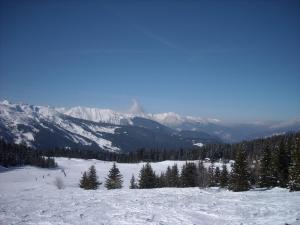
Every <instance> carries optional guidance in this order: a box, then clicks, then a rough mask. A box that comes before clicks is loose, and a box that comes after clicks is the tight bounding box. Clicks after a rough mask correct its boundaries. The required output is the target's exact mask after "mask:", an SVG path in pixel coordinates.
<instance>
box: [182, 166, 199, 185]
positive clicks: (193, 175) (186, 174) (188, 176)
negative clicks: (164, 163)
mask: <svg viewBox="0 0 300 225" xmlns="http://www.w3.org/2000/svg"><path fill="white" fill-rule="evenodd" d="M197 177H198V174H197V167H196V164H195V163H193V162H187V163H186V164H185V165H183V167H182V170H181V177H180V180H181V185H182V187H196V186H197Z"/></svg>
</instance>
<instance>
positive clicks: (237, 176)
mask: <svg viewBox="0 0 300 225" xmlns="http://www.w3.org/2000/svg"><path fill="white" fill-rule="evenodd" d="M229 189H230V190H232V191H247V190H249V189H250V182H249V172H248V164H247V160H246V154H245V152H244V151H243V150H242V149H241V148H239V149H238V151H237V153H236V157H235V163H234V164H233V168H232V171H231V173H230V181H229Z"/></svg>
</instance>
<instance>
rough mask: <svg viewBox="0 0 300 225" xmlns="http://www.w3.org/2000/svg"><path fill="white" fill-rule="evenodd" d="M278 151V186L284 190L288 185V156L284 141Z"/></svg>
mask: <svg viewBox="0 0 300 225" xmlns="http://www.w3.org/2000/svg"><path fill="white" fill-rule="evenodd" d="M278 150H279V152H278V159H279V160H278V185H279V186H280V187H284V188H285V187H287V185H288V178H289V164H290V155H289V152H288V151H287V150H286V147H285V143H284V140H282V141H281V143H280V145H279V149H278Z"/></svg>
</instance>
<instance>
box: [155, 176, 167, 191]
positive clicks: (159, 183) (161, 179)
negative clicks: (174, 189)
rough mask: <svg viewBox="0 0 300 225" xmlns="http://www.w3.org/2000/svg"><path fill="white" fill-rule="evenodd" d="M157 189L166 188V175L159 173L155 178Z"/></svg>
mask: <svg viewBox="0 0 300 225" xmlns="http://www.w3.org/2000/svg"><path fill="white" fill-rule="evenodd" d="M157 179H158V180H157V187H159V188H163V187H167V180H166V175H165V174H164V173H163V172H161V174H160V176H159V177H157Z"/></svg>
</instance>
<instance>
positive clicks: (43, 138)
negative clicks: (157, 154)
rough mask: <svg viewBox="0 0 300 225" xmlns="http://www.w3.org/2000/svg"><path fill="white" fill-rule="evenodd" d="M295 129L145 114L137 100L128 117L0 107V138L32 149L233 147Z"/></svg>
mask: <svg viewBox="0 0 300 225" xmlns="http://www.w3.org/2000/svg"><path fill="white" fill-rule="evenodd" d="M299 130H300V118H299V119H295V120H293V121H287V122H282V123H252V124H251V123H248V124H247V123H241V124H229V125H228V124H226V123H224V122H222V121H220V120H218V119H211V118H201V117H191V116H181V115H178V114H176V113H174V112H168V113H160V114H146V113H145V112H144V111H143V109H142V107H141V106H140V105H139V104H138V102H137V101H135V102H134V104H133V106H132V107H131V108H130V110H129V112H127V113H122V112H116V111H113V110H111V109H99V108H89V107H80V106H77V107H71V108H55V107H48V106H34V105H28V104H23V103H20V104H13V103H10V102H8V101H6V100H5V101H2V102H0V137H2V138H4V139H5V140H7V141H10V142H15V143H24V144H26V145H28V146H32V147H36V148H53V147H65V148H69V147H70V148H82V149H101V150H108V151H115V152H118V151H123V152H129V151H135V150H136V149H138V148H143V147H145V148H161V149H178V148H190V147H195V146H202V145H203V144H207V143H215V142H229V143H231V142H237V141H241V140H248V139H253V138H259V137H265V136H272V135H276V134H282V133H285V132H288V131H299Z"/></svg>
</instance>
